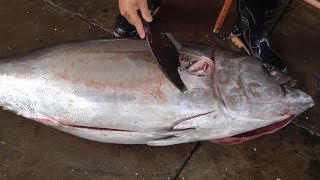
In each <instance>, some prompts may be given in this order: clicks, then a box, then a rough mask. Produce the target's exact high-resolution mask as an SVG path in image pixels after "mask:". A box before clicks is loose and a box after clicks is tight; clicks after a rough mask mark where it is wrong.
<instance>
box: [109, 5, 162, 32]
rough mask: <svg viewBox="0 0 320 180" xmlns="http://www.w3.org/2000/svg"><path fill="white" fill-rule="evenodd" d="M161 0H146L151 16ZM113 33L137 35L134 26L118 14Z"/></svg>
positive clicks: (157, 8)
mask: <svg viewBox="0 0 320 180" xmlns="http://www.w3.org/2000/svg"><path fill="white" fill-rule="evenodd" d="M160 1H161V0H147V3H148V8H149V10H150V13H151V15H152V16H154V15H155V14H156V13H157V12H158V10H159V8H160ZM114 35H115V36H116V37H137V36H138V33H137V30H136V28H135V27H134V26H133V25H131V24H130V23H129V22H128V21H127V19H126V18H125V17H123V16H122V15H118V16H117V18H116V22H115V27H114Z"/></svg>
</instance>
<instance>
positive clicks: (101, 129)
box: [62, 124, 137, 132]
mask: <svg viewBox="0 0 320 180" xmlns="http://www.w3.org/2000/svg"><path fill="white" fill-rule="evenodd" d="M62 125H63V126H68V127H73V128H81V129H90V130H99V131H121V132H137V131H130V130H122V129H112V128H100V127H91V126H78V125H70V124H62Z"/></svg>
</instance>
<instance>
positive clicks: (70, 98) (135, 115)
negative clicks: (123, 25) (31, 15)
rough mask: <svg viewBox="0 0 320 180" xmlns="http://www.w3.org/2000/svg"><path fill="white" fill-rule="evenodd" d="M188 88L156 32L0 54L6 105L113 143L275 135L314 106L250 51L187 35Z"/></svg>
mask: <svg viewBox="0 0 320 180" xmlns="http://www.w3.org/2000/svg"><path fill="white" fill-rule="evenodd" d="M182 46H183V49H182V50H181V51H180V62H181V67H179V69H178V71H179V73H180V75H181V78H182V80H183V82H184V83H185V84H186V86H187V88H188V91H187V92H186V93H182V92H180V91H179V90H178V89H177V88H176V87H175V86H174V85H173V84H171V82H170V81H169V80H168V79H167V78H166V76H165V75H164V74H163V73H162V72H161V71H160V69H159V68H158V66H157V63H156V61H155V59H154V58H153V56H152V54H151V52H150V50H149V48H148V45H147V43H146V41H143V40H119V39H118V40H94V41H85V42H77V43H69V44H63V45H58V46H54V47H49V48H45V49H41V50H36V51H34V52H30V53H28V54H26V55H20V56H15V57H11V58H7V59H4V60H2V61H0V62H1V63H0V105H1V106H3V107H5V108H6V109H9V110H10V111H12V112H14V113H16V114H18V115H21V116H24V117H26V118H28V119H32V120H34V121H37V122H40V123H43V124H45V125H47V126H50V127H53V128H56V129H58V130H61V131H64V132H67V133H70V134H73V135H75V136H79V137H82V138H86V139H89V140H93V141H99V142H104V143H119V144H148V145H151V146H165V145H173V144H180V143H188V142H196V141H207V140H208V141H213V142H216V143H222V144H236V143H241V142H245V141H247V140H250V139H253V138H256V137H259V136H262V135H265V134H270V133H272V132H274V131H276V130H278V129H280V128H282V127H283V126H285V125H286V124H288V123H289V122H290V121H292V119H293V118H294V117H296V116H297V115H299V114H300V113H302V112H303V111H306V110H307V109H309V108H310V107H312V106H313V104H314V102H313V100H312V98H311V97H310V96H309V95H307V94H306V93H304V92H302V91H300V90H297V89H294V88H293V87H292V83H291V82H292V81H291V80H290V78H288V77H286V76H285V75H284V74H281V73H279V72H276V73H275V74H273V75H268V74H266V73H265V72H264V70H263V68H262V66H261V63H260V61H259V60H258V59H256V58H254V57H252V56H247V55H244V54H242V53H238V52H233V51H229V50H224V49H219V48H216V47H208V46H202V45H196V44H186V43H185V44H182Z"/></svg>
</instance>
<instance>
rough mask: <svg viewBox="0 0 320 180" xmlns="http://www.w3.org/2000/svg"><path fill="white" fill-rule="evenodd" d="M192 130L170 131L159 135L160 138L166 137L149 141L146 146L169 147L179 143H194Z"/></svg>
mask: <svg viewBox="0 0 320 180" xmlns="http://www.w3.org/2000/svg"><path fill="white" fill-rule="evenodd" d="M192 133H193V130H182V131H170V132H164V133H161V136H166V137H165V138H162V139H158V140H153V141H149V142H148V143H147V145H149V146H169V145H175V144H181V143H188V142H193V141H196V139H193V138H192V136H190V135H192Z"/></svg>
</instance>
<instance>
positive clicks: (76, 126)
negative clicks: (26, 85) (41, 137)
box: [32, 118, 136, 132]
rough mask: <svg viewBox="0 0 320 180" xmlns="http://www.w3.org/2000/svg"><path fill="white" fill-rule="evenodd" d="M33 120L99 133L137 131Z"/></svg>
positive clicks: (39, 119)
mask: <svg viewBox="0 0 320 180" xmlns="http://www.w3.org/2000/svg"><path fill="white" fill-rule="evenodd" d="M32 119H33V120H35V121H37V122H40V123H42V124H45V125H48V126H57V125H62V126H67V127H73V128H81V129H91V130H99V131H122V132H136V131H130V130H122V129H112V128H100V127H91V126H78V125H70V124H61V123H56V121H54V120H51V119H42V118H32Z"/></svg>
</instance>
